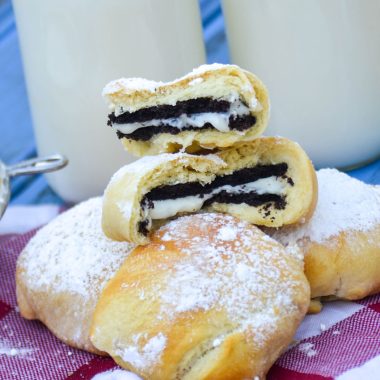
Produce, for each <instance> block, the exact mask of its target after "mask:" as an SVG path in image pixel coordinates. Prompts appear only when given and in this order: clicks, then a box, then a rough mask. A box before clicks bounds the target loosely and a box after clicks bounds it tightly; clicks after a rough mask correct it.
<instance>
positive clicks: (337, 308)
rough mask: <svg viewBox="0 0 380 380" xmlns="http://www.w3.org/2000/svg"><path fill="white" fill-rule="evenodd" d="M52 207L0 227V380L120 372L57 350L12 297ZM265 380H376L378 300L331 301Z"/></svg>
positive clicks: (8, 218)
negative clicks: (27, 249) (18, 269)
mask: <svg viewBox="0 0 380 380" xmlns="http://www.w3.org/2000/svg"><path fill="white" fill-rule="evenodd" d="M58 212H59V210H58V208H57V207H55V206H30V207H13V208H12V207H11V208H10V209H9V210H8V211H7V213H6V214H5V217H4V219H3V220H2V221H1V223H0V379H1V380H13V379H14V380H44V379H49V380H50V379H54V380H60V379H62V380H86V379H91V378H92V377H93V376H95V375H96V374H98V373H101V372H104V371H109V370H111V369H114V368H118V367H117V365H116V364H115V363H114V361H113V360H112V359H110V358H103V357H98V356H96V355H92V354H88V353H86V352H83V351H80V350H75V349H73V348H70V347H68V346H66V345H65V344H63V343H61V342H60V341H59V340H58V339H57V338H55V337H54V336H53V335H52V334H51V333H50V332H49V331H48V330H47V329H46V328H45V327H44V326H43V325H42V324H41V323H40V322H37V321H27V320H24V319H23V318H22V317H21V316H20V315H19V313H18V309H17V305H16V295H15V279H14V273H15V265H16V259H17V256H18V255H19V253H20V252H21V250H22V249H23V247H24V246H25V244H26V243H27V242H28V240H29V239H30V238H31V237H32V236H33V235H34V233H35V231H36V228H37V227H38V226H40V225H42V224H44V223H46V222H48V221H49V220H50V219H51V218H52V217H54V216H55V215H56V214H57V213H58ZM267 379H268V380H306V379H307V380H324V379H326V380H327V379H339V380H351V379H360V380H376V379H380V295H376V296H372V297H369V298H366V299H364V300H362V301H359V302H342V301H339V302H331V303H328V304H326V305H325V307H324V309H323V311H322V312H321V313H320V314H317V315H310V316H307V317H306V318H305V320H304V322H303V323H302V325H301V326H300V328H299V329H298V331H297V334H296V336H295V343H294V344H293V345H292V346H291V347H290V348H289V349H288V350H287V351H286V352H285V353H284V354H283V355H282V356H281V357H280V358H279V360H277V362H276V363H275V365H274V366H273V367H272V369H271V371H270V372H269V374H268V378H267Z"/></svg>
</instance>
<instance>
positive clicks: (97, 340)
mask: <svg viewBox="0 0 380 380" xmlns="http://www.w3.org/2000/svg"><path fill="white" fill-rule="evenodd" d="M309 296H310V293H309V285H308V283H307V281H306V278H305V275H304V273H303V261H302V255H300V254H297V253H296V251H294V253H293V254H289V253H288V252H286V251H285V249H284V247H283V246H282V245H281V244H279V243H277V242H275V241H274V240H272V239H271V238H269V237H268V236H266V235H265V234H264V233H262V232H261V231H260V230H259V229H258V228H257V227H255V226H252V225H250V224H249V223H247V222H244V221H240V220H238V219H237V218H234V217H232V216H229V215H223V214H209V213H204V214H197V215H189V216H184V217H181V218H178V219H176V220H174V221H170V222H169V223H168V224H166V225H165V226H162V227H161V228H160V229H159V230H158V231H156V232H155V233H154V234H153V235H152V241H151V243H150V244H148V245H146V246H140V247H137V248H136V249H135V250H134V251H133V252H132V253H131V254H130V256H129V257H128V258H127V259H126V260H125V262H124V264H123V265H122V267H121V268H120V270H119V272H118V273H117V274H116V275H115V276H114V277H113V278H112V279H111V280H110V282H109V283H108V284H107V286H106V287H105V289H104V291H103V292H102V294H101V296H100V298H99V301H98V305H97V307H96V310H95V313H94V318H93V322H92V325H91V340H92V342H93V344H94V345H95V346H96V347H97V348H98V349H99V350H101V351H105V352H107V353H109V354H110V355H111V356H112V357H113V358H114V359H115V360H116V362H117V363H118V364H119V365H121V366H122V367H124V368H127V369H129V370H131V371H133V372H135V373H137V374H138V375H139V376H141V377H142V378H144V379H150V380H205V379H218V380H227V379H234V380H239V379H240V380H243V379H253V378H255V376H259V378H260V379H264V378H265V375H266V373H267V371H268V369H269V368H270V366H271V365H272V364H273V363H274V361H275V360H276V359H277V358H278V356H279V355H280V354H281V352H282V351H283V350H284V349H285V348H286V347H287V345H288V344H289V343H290V342H291V340H292V337H293V334H294V333H295V331H296V328H297V327H298V325H299V323H300V322H301V320H302V318H303V317H304V315H305V313H306V310H307V307H308V304H309Z"/></svg>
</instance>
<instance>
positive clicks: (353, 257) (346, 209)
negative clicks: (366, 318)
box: [267, 169, 380, 300]
mask: <svg viewBox="0 0 380 380" xmlns="http://www.w3.org/2000/svg"><path fill="white" fill-rule="evenodd" d="M317 176H318V184H319V198H318V203H317V207H316V209H315V212H314V215H313V216H312V218H311V219H310V220H309V221H308V222H307V223H305V224H304V225H302V226H290V227H284V228H280V229H279V230H278V231H276V232H275V233H273V234H272V233H271V232H273V230H269V229H268V230H267V232H269V233H271V234H272V236H273V237H274V238H275V239H277V240H278V241H279V242H281V243H282V244H284V245H289V244H291V245H293V244H296V245H298V247H299V248H300V249H301V251H302V252H303V253H304V255H305V273H306V276H307V278H308V280H309V282H310V287H311V296H312V297H328V299H335V298H344V299H349V300H356V299H360V298H363V297H366V296H368V295H370V294H374V293H378V292H379V291H380V187H379V186H371V185H367V184H365V183H363V182H360V181H358V180H357V179H354V178H352V177H349V176H348V175H346V174H344V173H341V172H339V171H337V170H335V169H322V170H319V171H318V172H317Z"/></svg>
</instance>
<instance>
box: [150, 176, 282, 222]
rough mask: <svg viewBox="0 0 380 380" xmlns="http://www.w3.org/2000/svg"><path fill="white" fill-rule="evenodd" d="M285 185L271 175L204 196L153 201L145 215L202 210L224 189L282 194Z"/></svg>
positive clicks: (239, 191) (217, 189) (229, 186)
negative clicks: (209, 200)
mask: <svg viewBox="0 0 380 380" xmlns="http://www.w3.org/2000/svg"><path fill="white" fill-rule="evenodd" d="M285 187H286V185H285V183H284V182H282V181H281V180H279V178H277V177H275V176H271V177H268V178H261V179H258V180H257V181H254V182H249V183H246V184H244V185H238V186H231V185H224V186H221V187H218V188H216V189H214V190H213V191H212V192H211V193H209V194H203V196H202V197H201V196H200V195H190V196H187V197H183V198H175V199H165V200H158V201H153V208H149V209H145V210H144V211H145V213H146V214H145V215H148V217H149V218H150V219H166V218H170V217H172V216H174V215H177V214H178V213H181V212H194V211H198V210H200V209H201V208H202V207H203V204H204V203H205V202H206V200H208V199H210V198H211V197H212V196H214V195H216V194H219V193H220V192H221V191H223V190H224V191H227V192H229V193H232V194H241V193H250V192H256V193H257V194H259V195H261V194H276V195H282V194H283V193H284V190H285Z"/></svg>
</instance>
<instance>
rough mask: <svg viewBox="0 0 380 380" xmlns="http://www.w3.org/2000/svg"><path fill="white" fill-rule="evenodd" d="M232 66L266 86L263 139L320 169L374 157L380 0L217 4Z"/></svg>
mask: <svg viewBox="0 0 380 380" xmlns="http://www.w3.org/2000/svg"><path fill="white" fill-rule="evenodd" d="M223 11H224V16H225V18H226V25H227V35H228V40H229V48H230V53H231V57H232V60H233V62H234V63H236V64H238V65H240V66H242V67H244V68H247V69H249V70H252V71H253V72H255V73H257V74H258V75H259V76H260V77H261V78H262V79H263V81H264V82H265V84H266V85H267V86H268V89H269V94H270V98H271V103H272V108H271V120H270V124H269V127H268V129H267V131H266V134H272V135H283V136H286V137H289V138H292V139H294V140H296V141H298V142H299V143H301V145H302V146H303V147H304V148H305V149H306V151H307V152H308V153H309V155H310V156H311V158H312V159H313V161H314V163H315V164H316V166H318V167H324V166H336V167H340V168H344V167H346V168H347V167H350V166H355V165H360V164H364V163H366V162H368V161H369V160H372V159H375V158H376V157H379V155H380V22H379V20H380V1H379V0H223Z"/></svg>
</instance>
